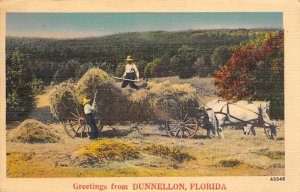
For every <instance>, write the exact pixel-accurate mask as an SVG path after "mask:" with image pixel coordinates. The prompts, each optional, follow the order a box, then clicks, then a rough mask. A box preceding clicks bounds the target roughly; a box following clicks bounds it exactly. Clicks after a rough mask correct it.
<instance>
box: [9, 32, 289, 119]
mask: <svg viewBox="0 0 300 192" xmlns="http://www.w3.org/2000/svg"><path fill="white" fill-rule="evenodd" d="M281 34H283V31H282V30H280V29H220V30H191V31H178V32H165V31H153V32H132V33H123V34H115V35H109V36H103V37H94V38H83V39H68V40H62V39H42V38H17V37H7V38H6V65H7V68H6V70H7V72H6V73H7V80H6V81H7V88H6V89H7V97H6V98H7V104H8V109H7V112H8V113H14V114H16V111H17V112H18V114H19V115H17V117H19V116H23V115H21V114H28V113H29V112H30V111H31V110H32V108H33V106H34V95H35V94H37V92H38V90H39V87H41V86H42V85H49V84H50V83H51V82H52V83H54V84H56V83H60V82H63V81H65V80H77V79H79V78H80V77H81V76H82V75H83V74H84V73H85V72H86V71H87V70H88V69H89V68H90V67H99V68H101V69H103V70H105V71H106V72H108V73H109V74H113V75H115V76H121V75H122V74H123V72H124V60H125V58H126V56H127V55H132V56H133V58H134V59H135V62H136V64H137V65H138V68H139V71H140V74H141V77H143V78H153V77H167V76H179V77H180V78H190V77H194V76H199V77H206V76H216V77H217V79H219V81H216V85H217V88H218V94H219V96H222V97H224V98H227V99H251V98H255V99H266V100H271V102H273V105H276V106H277V109H276V110H275V111H274V110H273V112H272V113H271V114H273V115H272V116H273V117H276V118H283V116H284V113H283V99H284V98H283V83H284V81H283V79H284V77H283V73H284V68H283V36H282V35H281ZM278 39H282V41H280V42H281V43H280V42H279V43H278ZM274 42H277V45H274V46H273V44H276V43H274ZM268 43H269V44H268ZM272 46H273V47H272ZM268 47H270V49H271V50H268ZM241 55H242V56H241ZM248 58H254V59H250V60H249V59H248ZM245 66H247V67H245ZM229 68H230V70H228V69H229ZM240 69H243V71H242V72H243V73H241V71H240ZM232 72H234V73H232ZM245 73H249V74H250V75H248V76H245ZM238 77H244V78H238ZM249 81H251V82H249ZM237 82H240V83H237ZM274 86H277V87H276V88H277V92H279V94H278V93H277V95H276V94H275V95H272V94H267V93H270V90H272V88H274ZM249 87H250V88H249ZM256 88H259V89H260V90H262V92H263V93H262V94H261V93H260V94H257V92H256V91H255V89H256ZM224 90H228V92H229V93H236V94H231V95H230V94H228V92H226V91H225V92H224ZM233 90H246V91H241V92H242V93H243V94H242V95H238V94H239V93H240V92H239V91H235V92H234V91H233ZM248 90H249V91H248ZM271 92H274V91H271ZM253 96H254V97H253ZM24 98H25V99H24ZM274 101H276V102H275V103H274ZM24 103H27V104H24ZM14 105H15V106H16V107H13V106H14ZM23 105H26V106H27V107H24V106H23ZM10 106H11V109H10V108H9V107H10ZM278 106H279V107H278ZM278 110H279V111H278ZM11 117H12V116H11ZM13 119H14V118H13Z"/></svg>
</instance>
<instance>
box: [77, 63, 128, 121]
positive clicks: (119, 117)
mask: <svg viewBox="0 0 300 192" xmlns="http://www.w3.org/2000/svg"><path fill="white" fill-rule="evenodd" d="M95 91H97V92H98V94H97V98H96V103H97V111H96V112H95V115H96V116H100V117H101V120H102V121H103V122H105V123H106V124H112V123H114V122H120V121H126V120H128V118H129V116H128V115H129V114H128V108H129V106H130V101H129V100H128V97H127V95H126V94H125V92H123V91H122V90H121V88H120V87H119V86H117V85H116V83H115V81H114V80H113V79H111V78H109V76H108V74H107V73H106V72H104V71H103V70H101V69H98V68H92V69H90V70H89V71H87V72H86V73H85V74H84V76H83V77H82V78H81V79H80V80H79V81H78V83H77V93H78V95H79V97H81V98H82V97H88V98H90V99H91V100H93V99H94V92H95Z"/></svg>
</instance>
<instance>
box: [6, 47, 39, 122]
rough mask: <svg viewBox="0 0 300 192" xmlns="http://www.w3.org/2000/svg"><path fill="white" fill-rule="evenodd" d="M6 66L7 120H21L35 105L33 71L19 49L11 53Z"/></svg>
mask: <svg viewBox="0 0 300 192" xmlns="http://www.w3.org/2000/svg"><path fill="white" fill-rule="evenodd" d="M6 67H7V71H6V120H7V121H15V120H21V119H22V118H24V117H26V116H27V115H28V114H29V113H30V112H31V110H32V109H33V108H34V106H35V93H34V92H33V87H32V81H33V73H32V71H31V70H30V68H29V67H28V63H27V61H26V59H25V57H24V55H23V54H22V53H20V52H18V51H17V52H12V53H11V54H10V55H9V57H8V58H7V60H6Z"/></svg>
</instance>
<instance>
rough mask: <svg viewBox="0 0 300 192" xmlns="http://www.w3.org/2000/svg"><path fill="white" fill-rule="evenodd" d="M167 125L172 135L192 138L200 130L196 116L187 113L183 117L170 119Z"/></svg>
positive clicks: (169, 133)
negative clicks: (189, 115)
mask: <svg viewBox="0 0 300 192" xmlns="http://www.w3.org/2000/svg"><path fill="white" fill-rule="evenodd" d="M166 125H167V133H168V135H169V136H170V137H177V138H191V137H193V136H194V135H195V134H196V133H197V130H198V124H197V120H196V118H192V117H188V114H187V113H186V114H185V116H184V117H183V118H181V119H176V120H175V119H170V120H169V121H167V122H166Z"/></svg>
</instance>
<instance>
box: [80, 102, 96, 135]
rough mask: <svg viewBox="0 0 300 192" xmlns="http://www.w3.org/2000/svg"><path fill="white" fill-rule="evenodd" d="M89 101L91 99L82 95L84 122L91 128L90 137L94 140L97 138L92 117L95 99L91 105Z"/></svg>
mask: <svg viewBox="0 0 300 192" xmlns="http://www.w3.org/2000/svg"><path fill="white" fill-rule="evenodd" d="M90 101H91V100H90V99H87V98H85V97H84V98H83V99H82V105H83V110H84V114H85V118H86V122H87V124H88V125H89V127H90V128H91V133H90V139H91V140H95V139H97V138H98V128H97V125H96V123H95V119H94V115H93V111H95V110H96V108H95V106H96V101H95V99H94V101H93V104H92V105H91V104H90Z"/></svg>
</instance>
